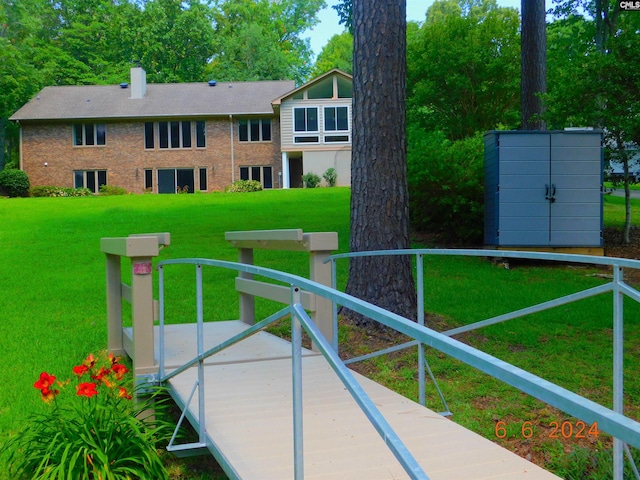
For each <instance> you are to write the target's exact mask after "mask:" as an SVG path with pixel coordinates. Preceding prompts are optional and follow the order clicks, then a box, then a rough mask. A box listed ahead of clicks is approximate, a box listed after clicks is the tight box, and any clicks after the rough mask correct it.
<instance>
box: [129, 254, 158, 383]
mask: <svg viewBox="0 0 640 480" xmlns="http://www.w3.org/2000/svg"><path fill="white" fill-rule="evenodd" d="M152 271H153V267H152V262H151V257H132V258H131V313H132V323H133V352H134V358H133V360H134V367H135V368H134V373H135V375H144V374H147V373H155V372H156V370H157V368H156V362H155V358H154V335H153V275H152Z"/></svg>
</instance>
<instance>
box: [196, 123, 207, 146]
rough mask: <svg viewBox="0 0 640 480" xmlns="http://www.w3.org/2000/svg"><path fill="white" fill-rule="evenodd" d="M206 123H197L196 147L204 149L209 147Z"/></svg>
mask: <svg viewBox="0 0 640 480" xmlns="http://www.w3.org/2000/svg"><path fill="white" fill-rule="evenodd" d="M205 133H206V130H205V123H204V120H198V121H197V122H196V147H197V148H204V147H206V146H207V143H206V136H205Z"/></svg>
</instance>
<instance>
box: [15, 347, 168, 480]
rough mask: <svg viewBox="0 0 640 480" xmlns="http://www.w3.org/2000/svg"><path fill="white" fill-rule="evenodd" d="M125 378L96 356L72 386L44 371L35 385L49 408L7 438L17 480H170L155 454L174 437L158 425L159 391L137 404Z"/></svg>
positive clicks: (77, 370) (117, 366)
mask: <svg viewBox="0 0 640 480" xmlns="http://www.w3.org/2000/svg"><path fill="white" fill-rule="evenodd" d="M127 372H128V369H127V368H126V367H125V366H124V365H123V364H121V363H118V359H117V358H114V357H112V356H110V357H109V358H108V359H107V358H105V359H104V360H103V361H102V362H100V361H96V359H95V358H94V357H93V355H89V357H87V359H86V360H85V361H84V362H83V363H82V364H81V365H78V366H76V367H74V368H73V374H74V378H75V379H74V380H73V381H71V380H67V381H64V382H61V381H59V380H58V381H56V377H55V376H53V375H50V374H48V373H46V372H43V373H42V374H41V375H40V379H39V380H37V381H36V382H35V384H34V387H36V388H37V389H39V390H40V392H41V398H42V399H43V400H44V401H45V402H46V403H49V404H50V405H49V408H48V409H47V411H46V412H45V413H42V414H37V415H34V416H33V417H32V418H30V419H29V421H28V422H27V426H26V427H25V428H24V429H23V430H22V431H20V432H19V433H17V434H16V435H14V436H13V437H11V438H10V439H9V441H8V445H7V452H6V455H8V461H7V464H8V465H9V468H10V475H11V478H15V479H25V480H26V479H42V480H46V479H51V480H53V479H58V478H87V479H89V478H95V479H98V478H105V479H106V478H110V479H113V480H128V479H131V478H157V479H166V478H168V475H167V473H166V471H165V469H164V466H163V464H162V462H161V461H160V457H159V456H158V453H157V451H156V448H155V444H156V442H157V441H159V440H167V439H168V435H169V433H170V431H171V430H170V427H169V424H168V423H166V422H163V421H161V420H157V418H158V417H160V416H161V415H159V413H160V412H158V410H159V409H160V410H161V409H162V406H163V405H162V402H161V401H159V398H158V393H159V392H160V390H155V391H153V393H152V394H151V396H147V397H145V398H144V401H139V402H134V401H133V399H132V398H133V395H132V394H131V393H129V388H128V387H129V385H130V384H131V382H132V379H131V378H129V376H127V377H125V374H126V373H127ZM71 384H73V385H71ZM139 400H143V399H142V398H141V397H140V396H139ZM152 408H153V409H155V411H156V415H155V416H154V415H152V414H151V409H152Z"/></svg>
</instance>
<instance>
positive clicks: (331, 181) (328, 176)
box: [322, 167, 338, 187]
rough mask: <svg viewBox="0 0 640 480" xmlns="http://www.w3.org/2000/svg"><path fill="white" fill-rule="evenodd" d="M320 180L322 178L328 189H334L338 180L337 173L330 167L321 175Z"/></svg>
mask: <svg viewBox="0 0 640 480" xmlns="http://www.w3.org/2000/svg"><path fill="white" fill-rule="evenodd" d="M322 178H324V181H325V182H327V185H328V186H329V187H335V186H336V181H337V180H338V173H337V172H336V169H335V168H333V167H331V168H328V169H327V171H326V172H324V173H323V174H322Z"/></svg>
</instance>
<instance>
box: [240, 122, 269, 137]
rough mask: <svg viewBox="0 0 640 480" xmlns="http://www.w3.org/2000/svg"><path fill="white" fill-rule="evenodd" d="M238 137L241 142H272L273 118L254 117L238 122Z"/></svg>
mask: <svg viewBox="0 0 640 480" xmlns="http://www.w3.org/2000/svg"><path fill="white" fill-rule="evenodd" d="M238 139H239V140H240V141H241V142H270V141H271V119H270V118H252V119H248V120H240V121H239V122H238Z"/></svg>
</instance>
